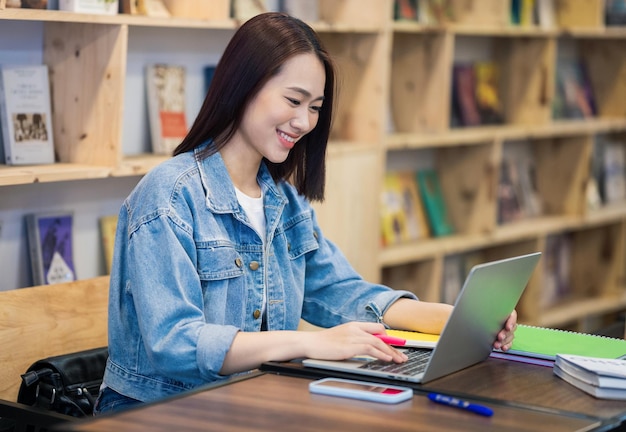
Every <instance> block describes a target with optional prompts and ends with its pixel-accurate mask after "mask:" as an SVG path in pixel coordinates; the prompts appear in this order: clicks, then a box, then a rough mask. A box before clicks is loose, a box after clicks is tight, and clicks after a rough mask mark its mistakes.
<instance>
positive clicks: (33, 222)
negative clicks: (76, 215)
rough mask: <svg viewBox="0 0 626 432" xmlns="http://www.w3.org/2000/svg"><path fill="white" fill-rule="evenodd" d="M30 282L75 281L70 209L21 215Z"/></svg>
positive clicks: (49, 283) (71, 214)
mask: <svg viewBox="0 0 626 432" xmlns="http://www.w3.org/2000/svg"><path fill="white" fill-rule="evenodd" d="M24 218H25V223H26V233H27V240H28V249H29V256H30V266H31V272H32V275H33V284H34V285H52V284H56V283H63V282H71V281H74V280H76V272H75V268H74V251H73V246H72V242H73V232H72V230H73V212H71V211H60V212H50V213H29V214H26V215H25V216H24Z"/></svg>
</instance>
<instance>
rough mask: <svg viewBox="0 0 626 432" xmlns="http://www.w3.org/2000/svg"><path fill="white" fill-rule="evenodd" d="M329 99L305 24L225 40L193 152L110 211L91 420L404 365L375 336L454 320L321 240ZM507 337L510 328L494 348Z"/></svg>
mask: <svg viewBox="0 0 626 432" xmlns="http://www.w3.org/2000/svg"><path fill="white" fill-rule="evenodd" d="M334 96H335V72H334V68H333V64H332V61H331V59H330V58H329V55H328V53H327V52H326V51H325V50H324V48H323V47H322V45H321V43H320V41H319V39H318V37H317V35H316V34H315V32H314V31H313V30H312V29H311V28H310V27H309V26H307V25H306V24H304V23H303V22H302V21H300V20H298V19H295V18H292V17H290V16H287V15H284V14H279V13H267V14H262V15H259V16H256V17H254V18H252V19H250V20H249V21H247V22H246V23H245V24H243V25H242V26H241V27H240V29H239V30H238V31H237V32H236V33H235V35H234V36H233V38H232V40H231V41H230V43H229V45H228V46H227V48H226V50H225V52H224V54H223V56H222V60H221V61H220V63H219V65H218V66H217V68H216V70H215V75H214V77H213V81H212V84H211V88H210V90H209V92H208V94H207V97H206V99H205V102H204V105H203V106H202V109H201V111H200V114H199V115H198V117H197V119H196V120H195V122H194V124H193V126H192V128H191V130H190V132H189V134H188V136H187V137H186V138H185V140H184V141H183V142H182V143H181V145H180V146H179V147H178V148H177V149H176V151H175V156H174V157H173V158H172V159H171V160H168V161H167V162H165V163H163V164H161V165H160V166H158V167H156V168H155V169H154V170H152V171H151V172H150V173H148V174H147V175H146V176H145V177H144V178H143V179H142V180H141V182H140V183H139V184H138V185H137V187H136V188H135V190H134V191H133V192H132V193H131V194H130V196H129V197H128V198H127V199H126V201H125V202H124V204H123V206H122V209H121V211H120V214H119V222H118V230H117V236H116V243H115V257H114V262H113V271H112V273H111V285H110V308H109V355H110V357H109V361H108V364H107V369H106V373H105V376H104V382H103V389H102V391H101V394H100V397H99V400H98V403H97V407H96V412H97V413H100V412H105V411H113V410H117V409H121V408H123V407H126V406H128V405H129V404H135V403H138V402H140V401H143V402H145V401H153V400H156V399H159V398H162V397H165V396H168V395H171V394H175V393H178V392H182V391H184V390H188V389H191V388H194V387H196V386H199V385H202V384H206V383H209V382H212V381H216V380H219V379H223V378H224V377H227V376H229V375H231V374H235V373H241V372H245V371H248V370H251V369H254V368H256V367H258V366H260V365H261V363H263V362H265V361H269V360H277V361H280V360H289V359H293V358H298V357H310V358H320V359H345V358H349V357H352V356H355V355H363V354H367V355H370V356H373V357H376V358H379V359H383V360H386V361H394V362H403V361H405V360H406V357H405V356H404V354H402V353H400V352H399V351H397V350H395V349H394V348H392V347H390V346H389V345H387V344H385V343H383V342H382V341H381V340H380V339H378V338H377V337H375V336H373V334H374V333H381V332H384V330H385V326H388V327H393V328H399V329H412V330H419V331H424V332H431V333H438V332H440V331H441V329H442V327H443V325H444V323H445V321H446V319H447V318H448V315H449V313H450V310H451V307H450V306H449V305H445V304H439V303H426V302H421V301H418V300H417V298H416V297H415V296H414V295H413V294H412V293H410V292H406V291H395V290H392V289H391V288H388V287H386V286H382V285H377V284H372V283H368V282H366V281H364V280H363V279H362V278H361V277H360V276H359V275H358V274H357V273H356V272H355V271H354V270H353V268H352V267H351V266H350V264H349V263H348V261H347V260H346V258H345V257H344V256H343V255H342V253H341V252H340V251H339V250H338V249H337V247H336V246H335V245H334V244H333V243H332V242H330V241H329V240H328V239H326V238H325V237H324V235H323V233H322V231H321V230H320V227H319V226H318V223H317V221H316V218H315V213H314V211H313V210H312V208H311V206H310V201H312V200H322V199H323V198H324V176H325V154H326V146H327V142H328V137H329V132H330V125H331V119H332V108H333V102H334ZM301 318H303V319H305V320H306V321H308V322H310V323H312V324H315V325H317V326H320V327H323V328H324V330H320V331H312V332H302V331H297V328H298V324H299V322H300V319H301ZM515 326H516V314H515V312H514V313H513V314H512V315H511V316H510V317H509V319H508V321H507V323H506V324H505V326H504V328H503V330H502V331H501V332H500V333H499V334H498V336H497V340H496V341H495V342H494V346H495V347H496V348H502V349H505V350H506V349H508V348H509V347H510V344H511V342H512V339H513V332H514V328H515Z"/></svg>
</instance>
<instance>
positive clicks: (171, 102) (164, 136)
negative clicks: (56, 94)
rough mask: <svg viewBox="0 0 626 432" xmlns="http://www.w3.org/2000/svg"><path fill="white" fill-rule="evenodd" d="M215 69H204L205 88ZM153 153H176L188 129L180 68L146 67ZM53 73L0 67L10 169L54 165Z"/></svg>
mask: <svg viewBox="0 0 626 432" xmlns="http://www.w3.org/2000/svg"><path fill="white" fill-rule="evenodd" d="M213 70H214V66H213V65H208V66H206V67H205V71H204V73H205V83H206V87H205V90H206V89H207V88H208V84H209V82H210V80H211V77H212V72H213ZM145 81H146V93H147V99H146V100H147V109H148V113H149V123H150V136H151V142H152V150H153V152H154V153H155V154H163V155H171V154H172V151H173V150H174V149H175V148H176V146H178V144H180V142H181V141H182V139H183V138H184V137H185V135H186V134H187V131H188V119H187V116H188V113H187V109H186V100H185V91H186V89H185V86H186V69H185V67H184V66H181V65H173V64H150V65H147V66H146V67H145ZM51 102H52V101H51V93H50V81H49V71H48V67H47V66H46V65H1V66H0V129H1V137H2V142H3V146H0V148H1V149H2V150H3V151H4V158H3V160H4V161H5V163H6V164H7V165H36V164H52V163H54V162H55V152H54V135H53V129H52V128H53V126H52V110H51Z"/></svg>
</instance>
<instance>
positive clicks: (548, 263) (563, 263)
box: [539, 233, 572, 307]
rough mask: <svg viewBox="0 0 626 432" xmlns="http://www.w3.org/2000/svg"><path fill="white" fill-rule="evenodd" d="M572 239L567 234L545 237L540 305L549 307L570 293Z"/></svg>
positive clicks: (554, 234)
mask: <svg viewBox="0 0 626 432" xmlns="http://www.w3.org/2000/svg"><path fill="white" fill-rule="evenodd" d="M571 260H572V239H571V234H569V233H553V234H550V235H548V236H547V237H546V245H545V253H544V267H543V273H542V282H543V284H542V290H541V297H540V299H539V300H540V304H541V305H542V306H543V307H550V306H552V305H554V304H556V303H557V302H559V301H560V300H563V299H564V298H566V297H567V296H568V295H569V294H570V293H571V279H570V278H571V276H570V275H571V264H570V263H571Z"/></svg>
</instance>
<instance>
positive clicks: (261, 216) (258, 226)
mask: <svg viewBox="0 0 626 432" xmlns="http://www.w3.org/2000/svg"><path fill="white" fill-rule="evenodd" d="M235 193H236V194H237V200H239V204H241V207H243V209H244V211H245V212H246V214H247V215H248V219H250V222H251V223H252V227H253V228H254V230H255V231H256V232H257V233H258V234H259V235H260V236H261V239H262V240H263V243H265V211H264V209H263V191H261V196H260V197H259V198H252V197H250V196H248V195H246V194H245V193H243V192H241V191H240V190H239V189H237V188H235Z"/></svg>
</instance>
